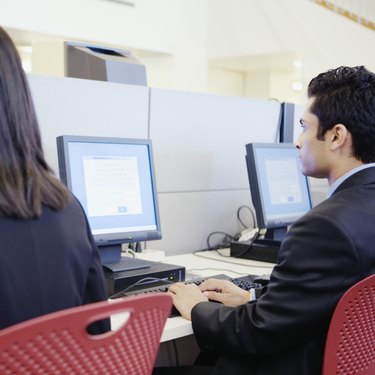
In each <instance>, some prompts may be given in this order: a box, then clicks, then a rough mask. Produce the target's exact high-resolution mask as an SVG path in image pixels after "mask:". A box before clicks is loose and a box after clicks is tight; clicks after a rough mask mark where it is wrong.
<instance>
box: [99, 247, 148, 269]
mask: <svg viewBox="0 0 375 375" xmlns="http://www.w3.org/2000/svg"><path fill="white" fill-rule="evenodd" d="M121 248H122V244H114V245H104V246H100V245H99V246H98V249H99V255H100V260H101V262H102V265H103V268H104V270H106V271H111V272H122V271H132V270H138V269H142V268H150V267H151V264H150V262H148V261H146V260H143V259H138V258H131V257H123V256H121Z"/></svg>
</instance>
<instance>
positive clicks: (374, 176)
mask: <svg viewBox="0 0 375 375" xmlns="http://www.w3.org/2000/svg"><path fill="white" fill-rule="evenodd" d="M368 184H375V167H371V168H366V169H362V170H361V171H359V172H357V173H354V174H353V175H352V176H350V177H349V178H347V179H346V180H345V181H344V182H343V183H342V184H341V185H339V186H338V187H337V189H336V190H335V191H334V192H333V194H332V195H335V194H336V193H338V192H339V191H342V190H345V189H347V188H350V187H353V186H357V185H368Z"/></svg>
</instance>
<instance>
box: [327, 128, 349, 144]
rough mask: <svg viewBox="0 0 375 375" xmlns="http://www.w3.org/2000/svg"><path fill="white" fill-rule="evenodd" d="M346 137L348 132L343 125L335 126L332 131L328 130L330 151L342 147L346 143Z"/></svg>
mask: <svg viewBox="0 0 375 375" xmlns="http://www.w3.org/2000/svg"><path fill="white" fill-rule="evenodd" d="M348 135H349V132H348V129H347V128H346V126H345V125H343V124H336V125H335V126H334V127H333V128H332V129H330V134H329V137H330V138H329V141H330V143H331V144H330V149H331V150H336V149H338V148H340V147H343V146H344V145H345V143H346V142H347V141H348Z"/></svg>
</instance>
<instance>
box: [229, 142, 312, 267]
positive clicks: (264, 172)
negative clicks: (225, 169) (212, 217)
mask: <svg viewBox="0 0 375 375" xmlns="http://www.w3.org/2000/svg"><path fill="white" fill-rule="evenodd" d="M246 162H247V171H248V177H249V184H250V191H251V199H252V202H253V206H254V208H255V212H256V217H257V222H258V227H259V228H261V229H266V233H265V235H264V237H263V238H256V239H255V240H253V241H249V242H245V243H240V242H237V243H233V244H232V245H231V256H237V257H240V258H247V259H253V260H260V261H265V262H272V263H276V261H277V254H278V249H279V247H280V243H281V241H282V240H283V238H284V236H285V234H286V232H287V230H288V226H289V225H291V224H292V223H293V222H294V221H295V220H296V219H298V218H299V217H301V216H302V215H304V214H305V213H306V212H307V211H309V210H310V209H311V196H310V188H309V183H308V179H307V177H305V176H304V175H303V174H302V172H301V164H300V159H299V155H298V151H297V149H296V147H295V146H294V144H292V143H249V144H247V145H246Z"/></svg>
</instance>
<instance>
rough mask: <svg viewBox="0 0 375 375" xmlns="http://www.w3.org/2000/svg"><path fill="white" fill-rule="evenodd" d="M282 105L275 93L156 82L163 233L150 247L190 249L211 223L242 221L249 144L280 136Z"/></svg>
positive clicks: (154, 121) (231, 229) (219, 227)
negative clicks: (239, 93)
mask: <svg viewBox="0 0 375 375" xmlns="http://www.w3.org/2000/svg"><path fill="white" fill-rule="evenodd" d="M279 112H280V104H279V103H276V102H272V101H262V100H252V99H247V98H242V97H226V96H218V95H209V94H198V93H189V92H178V91H168V90H162V89H151V101H150V138H151V139H152V140H153V144H154V154H155V166H156V178H157V187H158V192H159V203H160V216H161V225H162V234H163V239H162V240H160V241H155V242H152V243H150V244H149V247H152V248H159V249H162V250H165V251H166V252H167V254H168V255H172V254H178V253H184V252H190V251H192V250H196V249H201V248H205V246H206V238H207V235H208V234H209V233H211V232H212V231H225V232H228V233H230V234H235V233H236V232H238V230H240V229H241V227H240V226H239V224H238V222H237V219H236V212H237V209H238V207H239V206H241V205H244V204H247V205H251V197H250V191H249V183H248V176H247V168H246V162H245V145H246V144H247V143H249V142H274V141H275V139H276V138H277V132H278V129H277V127H278V122H279ZM242 229H243V228H242Z"/></svg>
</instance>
